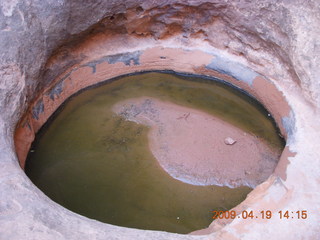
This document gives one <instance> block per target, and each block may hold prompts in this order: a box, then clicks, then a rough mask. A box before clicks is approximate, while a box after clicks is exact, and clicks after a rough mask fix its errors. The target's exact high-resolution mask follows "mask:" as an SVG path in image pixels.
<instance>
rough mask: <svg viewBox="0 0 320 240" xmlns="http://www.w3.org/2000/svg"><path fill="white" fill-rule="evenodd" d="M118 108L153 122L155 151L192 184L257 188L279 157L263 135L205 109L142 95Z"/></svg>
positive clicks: (161, 161)
mask: <svg viewBox="0 0 320 240" xmlns="http://www.w3.org/2000/svg"><path fill="white" fill-rule="evenodd" d="M113 111H114V112H115V113H117V114H120V115H121V116H123V117H124V118H125V119H127V120H129V121H134V122H136V123H139V124H144V125H148V126H150V127H151V129H150V132H149V146H150V149H151V152H152V153H153V155H154V156H155V158H156V159H157V160H158V162H159V164H160V165H161V166H162V167H163V168H164V169H165V170H166V171H167V172H168V173H169V174H170V175H171V176H172V177H174V178H176V179H178V180H180V181H183V182H186V183H190V184H194V185H221V186H230V187H236V186H240V185H246V186H251V187H255V186H256V185H258V184H260V183H262V182H263V181H265V180H266V179H267V178H268V177H269V176H270V174H271V173H272V172H273V171H274V169H275V167H276V165H277V162H278V158H279V154H280V153H275V152H274V151H272V150H271V149H270V148H269V147H268V145H267V144H266V143H264V142H263V141H262V140H261V139H258V138H256V137H255V136H253V135H251V134H249V133H246V132H244V131H243V130H241V129H239V128H237V127H235V126H233V125H231V124H229V123H227V122H225V121H223V120H221V119H219V118H217V117H215V116H213V115H210V114H208V113H205V112H202V111H199V110H195V109H192V108H188V107H183V106H180V105H176V104H173V103H170V102H164V101H161V100H158V99H155V98H150V97H140V98H134V99H127V100H124V101H121V102H119V103H117V104H115V105H114V106H113ZM233 141H235V142H233Z"/></svg>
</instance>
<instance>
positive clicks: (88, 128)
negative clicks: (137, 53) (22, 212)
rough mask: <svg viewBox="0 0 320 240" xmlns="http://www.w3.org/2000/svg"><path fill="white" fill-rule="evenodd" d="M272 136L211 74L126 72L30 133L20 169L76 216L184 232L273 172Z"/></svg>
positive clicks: (275, 132)
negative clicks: (31, 137) (30, 142)
mask: <svg viewBox="0 0 320 240" xmlns="http://www.w3.org/2000/svg"><path fill="white" fill-rule="evenodd" d="M280 136H281V134H280V132H279V129H278V127H277V125H276V123H275V121H274V119H273V118H272V115H271V113H270V112H268V111H267V110H266V109H265V108H264V107H263V106H262V105H261V104H260V103H259V102H258V101H257V100H255V99H253V98H252V97H250V96H249V95H248V94H245V93H244V92H243V91H242V92H241V91H239V90H238V89H235V88H234V87H231V86H230V85H227V84H226V83H225V82H222V81H221V80H219V79H217V78H212V77H203V76H202V77H201V76H196V75H186V74H174V75H173V74H172V73H171V74H169V73H164V72H162V73H160V72H153V73H144V74H138V75H130V76H126V77H122V78H119V79H115V81H110V80H109V81H108V82H107V83H106V84H104V85H101V86H96V87H94V88H90V89H88V90H86V91H83V92H81V93H79V94H77V95H76V96H74V97H72V98H70V99H68V101H67V102H66V103H64V104H63V106H62V107H60V108H59V109H58V111H57V112H56V113H55V114H54V115H53V117H51V119H50V120H49V121H48V122H47V123H46V124H45V125H44V126H43V128H42V130H41V131H40V132H39V133H38V136H37V138H36V140H35V142H34V144H33V146H32V147H31V149H30V152H29V155H28V160H27V163H26V173H27V175H28V176H29V177H30V179H31V180H32V181H33V182H34V184H35V185H37V186H38V187H39V188H40V189H41V190H42V191H43V192H44V193H45V194H46V195H48V196H49V197H50V198H51V199H52V200H54V201H56V202H57V203H59V204H61V205H62V206H64V207H66V208H68V209H70V210H72V211H74V212H76V213H79V214H82V215H84V216H87V217H90V218H93V219H97V220H99V221H102V222H106V223H110V224H115V225H118V226H125V227H132V228H139V229H149V230H162V231H169V232H176V233H190V232H192V231H195V230H198V229H202V228H206V227H208V226H209V224H210V223H211V222H212V217H213V213H212V211H226V210H230V209H232V208H233V207H235V206H237V205H238V204H239V203H241V202H242V201H243V200H244V199H245V197H246V195H247V194H248V193H249V192H250V191H251V189H252V188H254V187H256V186H257V185H258V184H260V183H262V182H263V181H265V180H266V179H267V178H268V177H269V176H270V175H271V174H272V173H273V172H274V169H275V167H276V165H277V163H278V160H279V157H280V154H281V152H282V149H283V147H284V140H283V139H282V138H281V137H280Z"/></svg>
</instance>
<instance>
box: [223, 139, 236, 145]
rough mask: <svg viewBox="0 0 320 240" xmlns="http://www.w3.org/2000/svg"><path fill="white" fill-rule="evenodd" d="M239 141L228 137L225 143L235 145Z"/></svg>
mask: <svg viewBox="0 0 320 240" xmlns="http://www.w3.org/2000/svg"><path fill="white" fill-rule="evenodd" d="M236 142H237V141H236V140H234V139H232V138H231V137H227V138H226V139H225V140H224V143H225V144H226V145H233V144H235V143H236Z"/></svg>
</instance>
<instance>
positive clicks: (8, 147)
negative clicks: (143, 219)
mask: <svg viewBox="0 0 320 240" xmlns="http://www.w3.org/2000/svg"><path fill="white" fill-rule="evenodd" d="M319 12H320V5H319V2H318V0H309V1H303V0H292V1H287V0H280V1H276V0H267V1H258V0H256V1H246V0H240V1H231V0H206V1H205V0H197V1H194V0H186V1H175V0H159V1H142V0H138V1H131V0H128V1H125V0H117V1H103V0H97V1H81V2H80V1H75V0H68V1H67V0H56V1H50V0H44V1H39V0H3V1H1V2H0V32H1V34H0V111H1V115H0V137H1V141H0V150H1V151H0V190H1V191H0V226H1V228H0V239H208V238H210V239H240V238H241V239H319V237H320V236H319V232H320V227H319V224H318V223H319V212H320V206H319V202H320V200H319V194H318V193H317V191H318V186H319V184H320V176H319V166H320V162H319V161H320V152H319V148H318V147H317V146H318V145H319V140H318V139H319V135H320V129H319V126H320V124H319V119H320V117H319V104H320V83H319V81H318V76H319V73H320V72H319V71H320V70H319V67H318V66H319V65H320V55H319V52H320V50H319V49H320V45H319V43H318V37H319V36H320V28H319V27H318V26H320V17H319ZM90 43H95V46H93V45H90ZM86 44H87V45H86ZM172 45H173V46H175V47H178V46H180V47H181V48H186V49H197V48H201V49H202V50H203V51H208V52H210V53H211V54H213V55H215V56H218V57H221V56H224V57H225V56H227V57H228V58H227V59H232V61H226V62H225V64H223V66H226V65H229V66H234V63H235V62H236V63H241V66H249V67H251V68H252V69H253V71H255V72H256V73H259V74H261V75H262V76H265V77H267V78H269V79H270V80H272V81H273V82H274V83H275V84H276V87H277V88H278V89H280V90H282V92H283V94H284V95H285V96H286V98H287V100H288V102H289V104H290V106H291V108H292V113H291V114H292V116H294V118H293V117H291V118H287V119H283V124H284V125H285V126H287V132H290V136H289V146H288V147H287V148H286V150H285V152H284V153H283V158H284V159H287V157H288V156H290V152H289V151H288V149H289V148H290V150H291V151H294V152H296V155H294V156H292V155H291V156H290V157H289V158H288V160H287V163H284V164H281V165H279V166H278V167H279V169H282V172H283V171H285V173H286V174H285V176H282V177H281V178H280V177H277V176H276V175H275V176H271V177H270V179H269V180H268V181H267V182H265V183H263V184H261V185H260V186H258V187H257V188H256V189H255V190H254V191H253V192H252V194H250V195H249V197H248V198H247V200H245V202H244V203H243V204H241V206H240V208H238V211H239V210H241V209H248V208H249V209H251V210H254V211H256V212H260V211H261V210H270V211H272V212H273V213H274V216H276V215H277V212H278V211H279V210H289V211H290V212H291V211H293V212H295V211H297V210H307V211H308V218H307V219H303V220H302V219H300V220H299V219H296V218H294V219H282V220H279V219H278V218H277V217H274V218H272V219H269V220H261V219H258V220H257V219H247V220H241V219H235V220H234V221H232V222H231V223H228V224H226V223H224V222H223V221H219V222H216V223H215V222H214V223H213V224H212V225H211V226H210V228H209V229H207V230H206V231H204V232H202V233H205V234H209V236H208V235H207V236H201V237H200V236H191V235H177V234H168V233H163V232H152V231H140V230H134V229H123V228H119V227H114V226H110V225H107V224H102V223H99V222H96V221H93V220H90V219H87V218H84V217H80V216H78V215H76V214H74V213H71V212H69V211H68V210H66V209H64V208H62V207H60V206H58V205H57V204H55V203H53V202H52V201H50V200H49V199H47V198H46V197H45V196H44V195H43V194H42V193H41V192H39V191H38V190H37V188H36V187H35V186H33V185H32V184H31V182H30V181H29V180H28V178H27V177H26V176H25V175H24V173H23V171H22V170H21V169H20V168H19V166H18V162H17V158H16V154H15V150H14V144H13V132H14V129H15V126H16V124H17V121H18V119H19V118H20V117H21V116H22V114H23V113H24V111H25V110H26V109H27V107H28V105H29V104H30V103H31V102H32V101H34V99H35V98H36V97H37V95H38V94H39V91H40V90H43V89H45V88H46V87H49V86H50V84H51V83H52V81H54V79H56V77H57V76H59V75H60V74H62V73H63V72H65V71H66V70H67V69H69V68H71V67H72V66H75V65H77V64H78V63H80V62H81V61H84V60H86V61H87V62H89V60H90V54H89V53H91V54H92V55H91V56H95V58H96V57H97V56H99V55H101V56H106V55H113V56H116V54H119V53H123V52H128V51H129V52H132V51H134V50H139V49H140V48H144V47H145V46H172ZM97 46H100V47H101V48H99V47H97ZM92 50H94V52H92ZM102 50H104V51H105V52H102ZM114 59H116V60H114ZM113 60H114V61H118V58H113ZM113 60H110V61H111V62H112V61H113ZM120 62H121V61H120ZM130 62H131V61H130ZM133 62H134V61H133ZM124 66H125V65H124ZM210 66H211V68H214V69H215V70H219V71H220V72H222V73H223V72H224V70H225V69H224V68H221V64H220V65H219V64H217V63H216V62H214V63H213V64H211V65H210ZM210 66H209V68H210ZM121 67H122V65H121V66H120V68H121ZM241 69H243V68H242V67H240V70H241ZM228 71H229V72H227V73H229V74H230V73H232V74H233V72H232V71H230V67H229V68H228ZM247 73H248V72H246V74H245V75H242V76H240V77H241V78H243V79H247V77H248V75H247ZM248 74H249V76H252V72H249V73H248ZM240 75H241V74H240ZM235 77H239V74H236V76H235ZM248 84H250V82H249V83H248ZM253 84H255V83H253ZM55 91H56V92H59V87H58V88H57V89H56V90H55ZM53 96H55V95H53ZM53 98H54V97H53ZM42 106H43V104H42V103H41V102H39V105H38V108H37V111H39V112H37V111H36V112H35V115H37V114H38V113H40V112H41V111H42ZM293 119H295V121H293ZM282 162H283V161H282ZM278 171H280V170H278ZM261 206H264V207H265V209H261ZM295 216H296V215H295Z"/></svg>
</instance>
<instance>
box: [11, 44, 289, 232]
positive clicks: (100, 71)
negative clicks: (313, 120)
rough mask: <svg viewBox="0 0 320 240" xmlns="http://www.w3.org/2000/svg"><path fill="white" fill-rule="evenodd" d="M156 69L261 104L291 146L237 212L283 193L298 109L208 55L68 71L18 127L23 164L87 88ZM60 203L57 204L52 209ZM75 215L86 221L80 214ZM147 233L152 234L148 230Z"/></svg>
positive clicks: (215, 228) (167, 52)
mask: <svg viewBox="0 0 320 240" xmlns="http://www.w3.org/2000/svg"><path fill="white" fill-rule="evenodd" d="M152 70H171V71H176V72H184V73H189V74H197V75H207V76H212V77H215V78H218V79H222V80H223V81H226V82H229V83H231V84H233V85H234V86H237V87H239V88H241V89H243V90H245V91H247V92H248V93H250V94H251V95H252V96H254V97H255V98H256V99H257V100H258V101H260V102H261V103H262V104H263V105H264V106H265V107H266V108H267V109H268V110H269V112H271V114H272V115H273V116H274V118H275V120H276V122H277V123H278V126H279V128H280V130H281V133H282V134H283V135H285V137H286V139H287V146H286V148H285V150H284V151H283V154H282V156H281V159H280V161H279V164H278V166H277V168H276V170H275V173H274V174H273V175H271V176H270V178H269V179H268V180H267V181H265V182H264V183H262V184H261V185H259V186H258V187H257V188H255V189H254V190H253V191H252V192H251V193H250V194H249V195H248V197H247V199H246V200H245V201H243V202H242V203H240V204H239V205H238V206H237V207H236V208H235V210H236V211H237V212H239V211H240V212H241V211H242V210H245V209H248V208H250V206H252V205H255V204H257V203H259V201H258V200H259V199H261V198H263V196H264V195H266V194H267V191H268V189H269V188H270V186H278V185H279V186H280V188H281V189H282V187H281V182H282V179H283V180H285V179H286V165H287V163H288V160H287V159H288V157H290V156H292V153H291V152H290V150H289V143H290V142H291V141H293V140H292V136H293V131H294V130H293V129H294V127H295V120H294V114H293V111H292V110H291V108H290V106H289V105H288V103H287V101H286V99H285V98H284V96H283V94H282V93H281V92H280V91H279V90H278V89H277V88H276V86H275V85H274V84H273V83H271V82H270V81H269V80H267V79H266V78H264V77H263V76H261V75H260V74H258V73H256V72H254V71H253V70H251V69H249V68H247V67H246V66H244V65H241V64H237V63H236V62H232V61H230V60H228V59H223V58H221V57H219V56H216V55H214V54H209V53H206V52H203V51H198V50H195V51H190V50H185V49H179V48H163V47H154V48H149V49H146V50H141V51H135V52H126V53H120V54H116V55H111V56H104V57H101V58H99V59H95V60H92V61H89V62H82V63H81V64H79V65H77V66H74V67H73V68H72V69H68V70H67V71H66V72H64V73H63V74H62V75H60V76H59V77H58V78H56V79H55V80H54V81H53V82H52V84H51V85H50V86H49V87H48V88H46V89H45V90H44V91H43V92H42V93H41V94H39V96H38V98H36V100H35V101H34V102H33V104H31V105H30V107H29V109H28V111H27V112H26V114H25V115H24V117H23V118H22V119H21V121H20V122H19V124H18V125H17V128H16V132H15V145H16V151H17V155H18V158H19V159H20V165H21V166H22V167H23V166H24V160H25V159H26V156H27V153H28V151H29V148H30V145H31V143H32V141H33V139H34V137H35V134H36V132H37V131H38V130H39V129H40V128H41V126H42V125H43V124H44V123H45V122H46V121H47V120H48V118H49V117H50V116H51V115H52V114H53V113H54V112H55V110H56V109H57V108H58V107H59V106H60V105H61V104H62V103H63V102H64V101H65V100H66V99H67V98H69V97H70V96H72V95H73V94H76V93H77V92H79V91H81V90H82V89H85V88H87V87H90V86H92V85H95V84H99V83H101V82H104V81H105V80H106V79H112V78H115V77H117V76H121V75H124V74H131V73H136V72H142V71H152ZM268 94H270V95H268ZM37 195H38V197H39V201H44V202H46V203H48V199H44V198H45V196H39V193H38V194H37ZM40 195H41V194H40ZM43 197H44V198H43ZM49 201H51V200H49ZM55 205H57V204H53V205H51V206H55ZM67 211H68V210H67ZM73 214H74V213H73ZM74 215H75V216H77V217H80V218H84V217H82V216H79V215H77V214H74ZM94 222H96V221H94ZM101 224H102V223H101ZM244 224H249V221H245V222H244ZM103 225H104V224H103ZM106 225H108V224H106ZM108 226H111V227H112V228H113V227H114V228H115V229H117V228H121V227H116V226H112V225H108ZM226 226H231V225H230V220H229V221H214V222H213V223H212V224H211V225H210V226H209V228H208V229H206V230H203V231H196V232H194V233H193V234H210V233H213V232H214V233H218V232H223V231H222V230H223V229H224V227H226ZM131 230H132V229H131ZM138 231H141V230H138ZM145 232H152V231H148V230H145ZM183 236H185V235H183Z"/></svg>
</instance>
